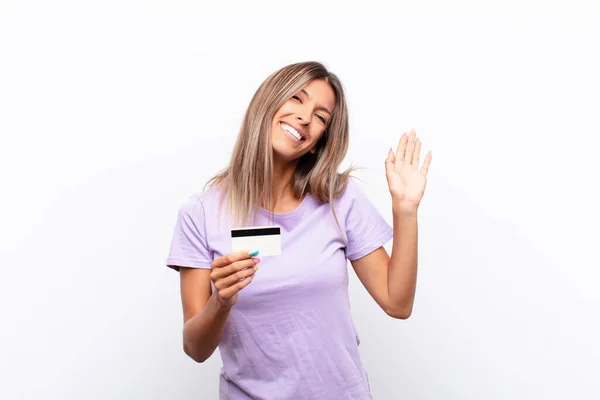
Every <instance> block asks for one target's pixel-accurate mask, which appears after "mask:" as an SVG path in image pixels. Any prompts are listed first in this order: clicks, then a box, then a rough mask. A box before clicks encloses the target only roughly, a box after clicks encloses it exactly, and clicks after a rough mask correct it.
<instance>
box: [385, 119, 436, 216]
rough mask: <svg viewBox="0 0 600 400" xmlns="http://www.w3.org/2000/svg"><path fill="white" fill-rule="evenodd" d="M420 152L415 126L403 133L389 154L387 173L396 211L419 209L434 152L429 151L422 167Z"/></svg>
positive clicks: (419, 142) (386, 164)
mask: <svg viewBox="0 0 600 400" xmlns="http://www.w3.org/2000/svg"><path fill="white" fill-rule="evenodd" d="M420 153H421V140H420V139H418V138H417V133H416V132H415V130H414V129H411V131H410V133H407V132H404V133H403V134H402V136H401V137H400V140H399V141H398V148H397V149H396V153H395V154H394V152H393V151H392V149H390V152H389V153H388V157H387V159H386V160H385V173H386V177H387V182H388V186H389V189H390V194H391V195H392V202H393V208H394V209H395V210H398V211H403V212H404V211H407V212H412V211H416V210H417V208H418V207H419V204H420V203H421V199H422V198H423V194H424V193H425V186H426V184H427V171H428V170H429V165H430V164H431V158H432V156H431V152H429V153H427V156H426V157H425V160H423V166H422V167H421V169H420V170H419V157H420Z"/></svg>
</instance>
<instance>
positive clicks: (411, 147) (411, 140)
mask: <svg viewBox="0 0 600 400" xmlns="http://www.w3.org/2000/svg"><path fill="white" fill-rule="evenodd" d="M416 137H417V133H416V132H415V130H414V129H411V130H410V133H409V134H408V143H407V145H406V155H405V157H404V160H405V162H406V163H407V164H408V165H412V161H413V154H414V152H415V138H416Z"/></svg>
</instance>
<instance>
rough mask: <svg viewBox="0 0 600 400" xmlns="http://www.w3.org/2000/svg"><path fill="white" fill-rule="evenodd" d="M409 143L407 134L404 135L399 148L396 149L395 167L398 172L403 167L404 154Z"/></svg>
mask: <svg viewBox="0 0 600 400" xmlns="http://www.w3.org/2000/svg"><path fill="white" fill-rule="evenodd" d="M407 143H408V135H407V134H406V132H404V133H403V134H402V136H401V137H400V140H399V141H398V148H397V149H396V157H395V162H394V165H395V166H396V171H399V170H400V168H401V167H402V163H403V162H404V152H405V151H406V144H407Z"/></svg>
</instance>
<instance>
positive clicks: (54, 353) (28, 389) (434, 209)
mask: <svg viewBox="0 0 600 400" xmlns="http://www.w3.org/2000/svg"><path fill="white" fill-rule="evenodd" d="M599 7H600V6H598V3H597V2H591V1H590V2H584V1H579V2H569V3H568V4H567V2H548V1H544V2H542V1H539V2H532V1H529V2H523V1H503V2H496V3H492V2H480V3H478V2H467V1H451V2H446V1H439V2H435V3H434V2H430V1H418V2H417V1H411V2H394V3H391V2H390V3H389V4H388V3H381V2H376V1H369V2H368V3H366V4H365V3H364V2H349V1H347V2H336V3H333V2H323V3H321V2H307V1H296V2H284V1H272V2H257V1H252V2H245V3H240V4H232V3H228V2H221V3H217V2H215V3H201V2H197V1H173V0H170V1H131V0H126V1H123V0H119V1H102V2H100V1H97V2H93V3H92V2H81V1H54V2H46V1H44V2H42V1H39V2H30V1H2V2H0V134H1V139H2V140H1V142H0V143H1V145H0V178H1V179H0V184H1V189H0V190H1V193H2V195H1V197H0V202H1V203H0V205H1V207H0V246H1V251H0V265H1V267H2V275H1V277H0V296H1V297H0V300H1V301H0V304H1V307H2V309H1V315H2V322H3V324H2V328H1V329H0V376H2V384H1V385H0V398H3V399H215V398H217V386H218V369H219V367H220V365H221V360H220V357H219V355H218V353H215V355H214V356H213V357H212V358H211V359H210V360H209V361H208V362H206V363H205V364H196V363H194V362H193V361H192V360H191V359H189V358H187V356H185V354H184V353H183V350H182V340H181V329H182V311H181V303H180V297H179V280H178V278H179V277H178V275H177V274H176V273H175V272H173V271H172V270H169V269H168V268H167V267H165V266H164V262H165V259H166V256H167V253H168V248H169V245H170V240H171V235H172V230H173V227H174V224H175V219H176V215H177V210H178V207H179V205H180V204H181V203H182V202H183V201H185V200H186V199H187V198H188V196H189V195H191V194H192V193H193V192H195V191H197V190H199V189H201V188H202V185H203V184H204V183H205V182H206V180H207V179H208V178H210V177H211V176H212V175H213V174H214V173H216V172H217V171H218V170H220V169H221V168H222V167H224V166H225V165H226V164H227V162H228V159H229V156H230V154H231V149H232V145H233V143H234V140H235V138H236V135H237V131H238V128H239V125H240V122H241V119H242V116H243V113H244V111H245V108H246V107H247V105H248V102H249V101H250V99H251V97H252V95H253V94H254V91H255V90H256V89H257V88H258V86H259V84H260V83H261V82H262V81H263V80H264V79H265V78H266V77H267V76H268V75H269V74H270V73H272V72H273V71H275V70H276V69H278V68H280V67H282V66H284V65H287V64H290V63H292V62H297V61H307V60H317V61H321V62H323V63H324V64H325V65H326V66H327V67H329V68H330V69H331V70H332V71H333V72H334V73H336V74H338V76H339V77H340V79H341V80H342V82H343V84H344V86H345V89H346V93H347V96H348V103H349V109H350V125H351V145H350V150H349V153H348V156H347V158H346V160H345V162H344V164H343V166H342V167H346V166H348V165H350V163H354V164H356V165H358V166H362V167H365V168H366V169H365V170H363V171H361V172H359V173H358V174H357V176H359V177H361V178H362V179H364V184H363V188H364V190H366V191H367V193H368V195H369V197H370V198H371V200H372V201H373V202H374V203H375V204H376V205H377V207H378V208H379V210H380V211H381V213H382V214H383V215H384V216H385V217H386V218H387V219H388V221H390V222H391V202H390V197H389V192H388V189H387V186H386V181H385V174H384V159H385V157H386V155H387V151H388V149H389V148H390V147H391V146H394V147H395V146H396V144H397V140H398V139H399V137H400V135H401V133H402V132H403V131H405V130H408V129H410V128H412V127H414V128H415V129H416V130H417V133H418V135H419V137H421V138H422V141H423V143H424V147H423V154H424V153H425V152H427V151H429V150H432V153H433V163H432V165H431V169H430V173H429V180H428V186H427V190H426V193H425V198H424V200H423V202H422V205H421V208H420V211H419V231H420V236H419V239H420V243H419V244H420V247H419V249H420V252H419V261H420V263H419V278H418V289H417V296H416V304H415V309H414V313H413V315H412V317H411V318H410V319H408V320H405V321H402V320H394V319H391V318H389V317H387V316H386V315H385V314H384V313H383V312H382V311H381V310H379V309H378V307H377V306H376V304H375V303H374V301H373V300H372V299H371V298H370V297H369V295H368V294H367V293H366V291H365V290H364V288H363V287H362V286H361V285H360V282H359V281H358V280H357V279H356V278H355V276H354V275H352V281H351V285H350V291H351V298H352V309H353V315H354V319H355V321H356V325H357V327H358V329H359V332H360V334H361V339H362V343H361V345H360V349H361V354H362V358H363V361H364V364H365V367H366V368H367V370H368V372H369V375H370V378H371V385H372V390H373V396H374V398H375V399H534V398H535V399H597V398H600V387H599V385H598V379H599V375H600V371H599V369H600V345H599V344H598V338H599V337H600V327H599V325H600V324H599V322H598V320H599V317H600V294H599V292H598V290H597V286H598V284H599V281H600V273H599V272H598V268H599V267H600V257H599V256H598V247H599V246H598V239H599V237H600V235H599V234H598V223H599V222H600V221H599V219H600V218H599V213H598V209H597V207H598V205H599V204H600V201H599V200H600V198H599V196H598V181H599V179H598V172H599V171H600V165H599V164H600V163H599V161H598V157H597V153H598V149H599V147H600V136H599V134H600V122H599V118H598V117H599V111H600V95H599V93H600V79H599V74H598V71H600V62H599V52H598V37H600V28H599V25H598V20H599V17H600V13H599ZM390 245H391V243H389V244H388V245H387V246H386V247H387V248H388V250H390V247H389V246H390Z"/></svg>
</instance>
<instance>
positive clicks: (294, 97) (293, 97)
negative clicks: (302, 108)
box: [292, 96, 302, 103]
mask: <svg viewBox="0 0 600 400" xmlns="http://www.w3.org/2000/svg"><path fill="white" fill-rule="evenodd" d="M292 99H296V100H298V101H299V102H300V103H302V100H301V99H300V97H298V96H292Z"/></svg>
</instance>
